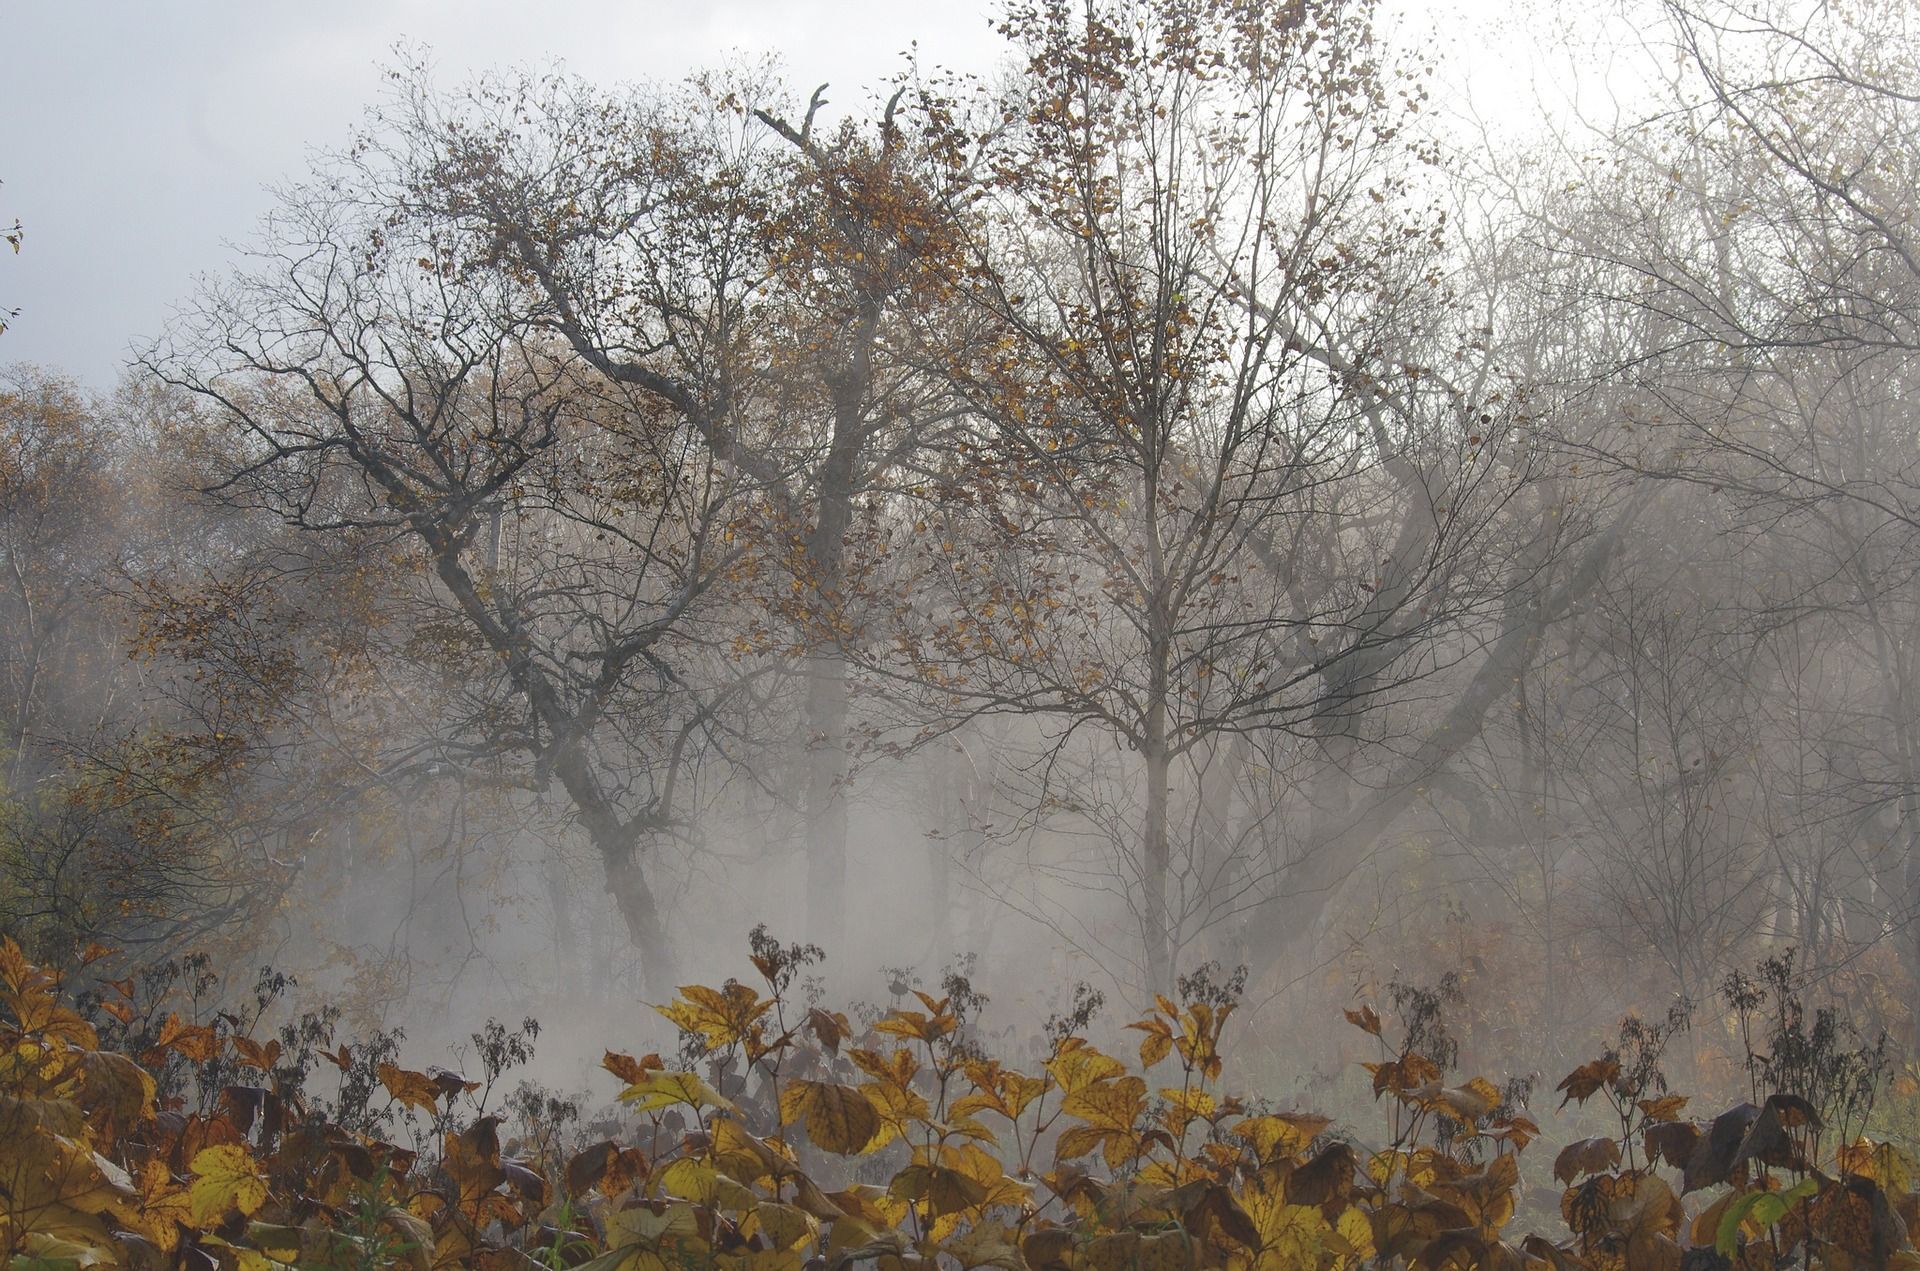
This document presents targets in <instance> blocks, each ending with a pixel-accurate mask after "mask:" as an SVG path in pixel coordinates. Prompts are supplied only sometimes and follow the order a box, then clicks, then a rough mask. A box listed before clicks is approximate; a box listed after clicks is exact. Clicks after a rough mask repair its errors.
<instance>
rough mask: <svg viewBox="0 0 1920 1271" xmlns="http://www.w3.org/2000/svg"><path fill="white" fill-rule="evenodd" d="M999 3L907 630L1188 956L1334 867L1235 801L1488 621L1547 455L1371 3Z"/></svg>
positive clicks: (1158, 933)
mask: <svg viewBox="0 0 1920 1271" xmlns="http://www.w3.org/2000/svg"><path fill="white" fill-rule="evenodd" d="M1003 29H1004V31H1005V32H1006V34H1007V35H1008V37H1009V38H1010V39H1011V41H1012V42H1013V44H1014V46H1015V48H1016V49H1017V50H1018V51H1019V53H1020V55H1021V57H1022V59H1023V60H1024V62H1025V68H1024V74H1023V75H1022V77H1021V78H1020V79H1019V81H1018V86H1017V89H1016V90H1015V92H1014V96H1013V97H1012V98H1011V99H1010V100H1009V102H1008V105H1007V108H1006V110H1005V111H1004V112H1003V114H1004V120H1003V121H995V122H994V123H993V125H992V126H991V128H990V130H988V131H987V132H984V133H981V134H976V135H975V136H974V137H969V138H967V139H966V141H967V142H968V143H970V144H963V143H956V144H955V145H953V146H952V147H951V148H950V149H951V151H952V152H953V153H955V154H965V153H971V149H972V145H980V146H983V147H984V148H985V150H986V152H987V154H988V156H989V157H988V158H987V160H986V161H985V162H984V164H982V165H981V168H982V170H983V171H985V172H986V173H988V174H990V175H989V176H988V178H987V179H986V183H985V186H984V188H983V189H982V190H981V191H980V193H979V195H978V198H977V202H976V203H975V204H974V205H973V207H972V208H971V215H970V217H969V219H968V220H967V222H966V225H967V229H968V233H969V239H968V242H967V253H968V254H967V257H966V266H967V268H966V271H965V272H964V273H963V274H961V275H959V276H958V278H957V280H956V281H957V285H958V286H960V287H961V289H962V290H963V292H964V294H965V296H966V298H967V300H968V302H969V303H970V305H972V306H973V307H974V309H975V310H976V311H977V312H979V313H981V314H984V315H986V317H987V321H988V322H989V324H990V337H989V338H988V339H987V340H986V341H985V342H984V343H983V344H981V345H980V346H979V351H978V352H973V351H970V350H962V351H960V355H959V356H957V357H955V358H954V360H953V374H954V376H955V377H956V380H957V382H958V383H959V384H960V385H961V386H962V388H963V389H964V391H965V393H966V394H967V398H968V401H969V402H970V404H971V405H972V406H973V408H974V410H975V411H977V412H978V414H979V416H980V417H981V419H982V421H983V423H982V426H981V427H980V429H979V430H978V431H977V432H976V433H975V434H974V435H973V436H972V439H971V441H970V444H969V445H968V447H967V448H966V449H965V450H964V451H962V452H961V453H960V454H958V455H957V456H956V458H955V460H954V461H953V462H952V464H951V465H949V466H948V467H947V468H946V470H945V474H944V481H945V486H944V488H945V490H947V491H949V492H951V493H949V494H948V496H947V497H945V498H944V499H943V500H942V505H941V506H937V507H932V508H930V509H929V510H928V511H927V512H926V513H925V515H924V516H921V517H919V518H918V519H917V520H916V522H915V523H914V524H913V526H912V531H913V534H914V535H915V537H916V541H915V542H914V543H912V544H911V545H910V546H907V547H905V548H903V549H902V550H903V553H905V554H915V553H917V555H918V557H919V560H920V563H919V565H918V567H917V568H915V569H913V570H911V571H909V572H908V574H907V577H908V578H909V583H908V584H907V588H908V593H909V594H908V597H907V598H906V599H905V600H904V601H903V613H904V615H905V616H904V618H903V622H902V629H901V631H900V632H899V634H898V636H897V642H898V644H899V646H900V649H901V651H902V656H903V657H904V660H905V664H906V665H908V666H910V667H911V670H912V674H913V675H914V676H916V677H918V678H919V679H920V680H921V681H922V682H924V683H926V684H928V685H929V686H930V691H931V692H932V693H933V694H934V695H935V696H936V698H939V699H943V700H944V701H945V702H946V703H947V704H948V705H949V707H950V708H951V709H953V710H955V711H958V712H963V713H971V712H982V711H984V712H990V713H1010V714H1018V715H1022V716H1025V717H1027V718H1028V720H1029V721H1030V722H1031V728H1032V730H1033V732H1032V736H1031V738H1030V740H1031V742H1032V746H1033V748H1032V751H1031V754H1032V756H1033V758H1032V762H1031V763H1030V764H1029V765H1028V766H1027V769H1026V771H1027V772H1028V774H1029V776H1030V777H1031V778H1032V780H1033V783H1034V785H1033V788H1031V789H1030V790H1028V791H1027V792H1026V794H1025V797H1024V800H1023V801H1024V803H1025V806H1026V807H1027V808H1028V809H1029V810H1030V811H1031V813H1032V815H1033V816H1034V817H1036V818H1041V817H1045V818H1051V819H1054V820H1056V821H1057V820H1058V819H1059V818H1060V817H1062V816H1064V817H1067V818H1080V821H1081V823H1082V824H1091V825H1093V826H1094V827H1096V832H1097V833H1098V834H1100V835H1103V836H1104V838H1102V840H1101V841H1103V842H1106V843H1108V844H1109V850H1110V855H1109V856H1108V858H1107V860H1106V862H1105V863H1104V865H1103V866H1101V867H1099V871H1098V872H1099V873H1100V874H1104V875H1105V879H1104V881H1103V883H1102V884H1101V885H1104V886H1106V887H1108V888H1110V889H1113V890H1115V891H1117V892H1118V893H1119V894H1120V895H1121V896H1122V897H1123V899H1124V903H1125V905H1126V906H1127V909H1128V911H1129V912H1130V914H1131V916H1132V919H1133V921H1134V923H1135V924H1136V928H1137V934H1138V941H1137V944H1135V945H1134V946H1133V947H1132V949H1131V950H1120V951H1118V956H1121V957H1124V958H1126V959H1127V960H1128V962H1129V963H1130V965H1131V970H1130V971H1129V972H1128V973H1127V974H1128V976H1129V978H1130V979H1132V981H1133V982H1135V983H1140V984H1146V985H1149V986H1152V987H1155V988H1165V987H1167V986H1168V985H1170V984H1171V982H1172V976H1173V973H1174V969H1175V967H1176V965H1177V964H1178V962H1179V961H1180V959H1181V957H1182V955H1183V951H1184V950H1185V949H1186V948H1187V947H1188V946H1189V945H1190V944H1191V943H1192V942H1193V941H1194V940H1195V939H1196V938H1197V937H1198V936H1199V935H1200V933H1202V932H1203V931H1205V930H1206V929H1207V928H1208V927H1210V926H1213V925H1216V924H1218V923H1221V922H1223V921H1225V920H1226V919H1228V918H1230V917H1245V916H1246V915H1247V914H1248V912H1249V911H1252V910H1256V909H1258V908H1259V907H1261V906H1264V905H1269V904H1272V903H1273V902H1276V901H1278V900H1279V899H1281V898H1282V897H1284V896H1286V895H1288V894H1289V893H1290V892H1298V891H1307V890H1317V891H1320V892H1324V891H1325V890H1326V888H1327V887H1329V886H1331V885H1332V884H1333V882H1336V881H1337V880H1338V877H1339V870H1338V867H1337V865H1332V864H1323V865H1322V866H1320V867H1318V871H1317V873H1315V874H1311V875H1309V874H1307V873H1305V872H1304V871H1302V870H1300V869H1299V868H1298V866H1299V865H1300V864H1301V862H1300V861H1298V860H1286V859H1282V860H1278V861H1275V860H1273V859H1271V858H1268V857H1265V856H1264V855H1262V854H1259V853H1252V852H1248V851H1247V850H1245V844H1246V842H1247V841H1248V840H1247V839H1246V838H1245V837H1244V832H1243V830H1236V831H1233V834H1235V835H1240V836H1241V837H1240V838H1239V840H1238V841H1235V840H1234V839H1233V838H1229V839H1228V841H1227V842H1226V844H1225V845H1224V846H1222V844H1221V842H1220V841H1219V840H1220V838H1221V835H1220V833H1219V828H1220V826H1221V824H1222V820H1223V819H1222V817H1221V816H1220V815H1219V812H1220V810H1221V808H1222V806H1223V805H1225V804H1226V803H1227V802H1228V801H1229V800H1231V799H1232V798H1233V797H1235V792H1236V791H1239V790H1240V787H1241V784H1242V780H1243V778H1244V776H1245V774H1246V773H1247V771H1248V770H1249V769H1250V768H1251V767H1253V766H1261V767H1264V768H1267V769H1269V770H1271V769H1273V768H1278V767H1281V766H1283V764H1282V763H1281V762H1280V761H1279V756H1280V754H1281V753H1282V752H1284V751H1285V750H1287V748H1289V747H1291V746H1294V745H1296V744H1301V745H1310V746H1311V747H1312V748H1313V749H1314V752H1315V756H1314V757H1315V758H1316V759H1317V760H1318V761H1319V762H1320V763H1321V764H1323V765H1324V768H1323V769H1322V771H1325V772H1338V771H1341V770H1344V769H1347V768H1349V767H1351V765H1352V764H1353V761H1354V757H1355V755H1357V754H1359V753H1361V752H1363V751H1365V750H1367V749H1368V748H1369V747H1371V746H1373V745H1375V744H1377V743H1379V742H1382V741H1386V740H1388V739H1389V738H1390V737H1391V735H1392V732H1393V725H1392V724H1391V723H1390V722H1389V720H1388V719H1387V717H1386V716H1385V714H1384V713H1383V711H1382V709H1381V708H1382V707H1383V706H1384V704H1385V703H1387V702H1388V701H1391V700H1393V699H1395V698H1396V697H1397V696H1401V695H1404V694H1406V693H1407V692H1409V691H1411V690H1412V686H1414V685H1416V684H1418V683H1419V682H1420V681H1421V680H1422V679H1423V678H1424V677H1426V676H1427V675H1429V674H1430V673H1432V672H1433V671H1435V670H1437V669H1440V668H1443V667H1446V666H1448V665H1450V664H1452V663H1454V662H1456V661H1458V660H1459V659H1460V658H1461V657H1463V656H1465V655H1466V653H1467V652H1468V650H1469V649H1470V648H1471V641H1470V639H1468V638H1466V637H1464V636H1463V634H1462V631H1463V627H1462V624H1463V623H1465V622H1466V621H1467V620H1468V619H1469V618H1470V617H1471V616H1472V615H1474V614H1479V613H1483V612H1486V607H1487V606H1488V605H1490V604H1493V603H1495V602H1496V600H1497V598H1498V597H1499V596H1500V595H1501V594H1502V592H1503V591H1504V590H1505V589H1506V588H1507V587H1509V586H1510V585H1511V582H1512V577H1513V575H1512V572H1511V570H1510V569H1509V568H1508V566H1509V564H1510V563H1511V562H1510V561H1509V560H1508V559H1507V557H1506V550H1505V548H1504V546H1503V545H1501V544H1499V543H1498V542H1496V541H1495V526H1496V525H1498V523H1499V520H1500V515H1501V510H1502V509H1503V508H1504V507H1505V506H1506V504H1507V503H1508V502H1509V500H1510V499H1511V497H1512V495H1513V492H1514V491H1515V490H1516V489H1517V488H1518V487H1519V485H1520V484H1521V480H1522V478H1523V477H1524V475H1525V467H1526V461H1525V458H1524V451H1523V450H1522V449H1521V448H1520V447H1518V446H1516V445H1514V444H1513V441H1514V438H1513V424H1514V422H1515V419H1514V402H1513V398H1512V396H1511V394H1510V393H1509V391H1508V388H1509V386H1508V385H1506V384H1504V383H1502V382H1500V381H1499V380H1498V379H1497V377H1495V376H1494V375H1493V374H1492V371H1491V368H1489V367H1487V366H1486V365H1485V364H1484V363H1476V362H1475V360H1474V359H1473V358H1472V357H1471V355H1468V354H1466V350H1465V349H1464V347H1463V345H1462V344H1461V343H1460V342H1458V341H1457V339H1456V336H1457V335H1458V334H1459V333H1458V332H1457V331H1456V330H1455V329H1454V328H1453V326H1452V322H1453V317H1454V315H1453V313H1452V305H1451V301H1450V299H1449V293H1448V289H1447V286H1446V284H1445V280H1444V278H1443V277H1442V276H1441V275H1440V273H1439V271H1438V260H1439V256H1438V252H1439V248H1440V245H1441V242H1442V239H1443V234H1444V230H1443V223H1442V218H1440V217H1439V216H1438V215H1437V214H1435V212H1434V211H1433V209H1432V208H1430V207H1429V206H1427V205H1426V204H1425V202H1424V201H1423V199H1422V198H1421V197H1420V195H1419V193H1418V180H1417V178H1416V173H1417V172H1418V171H1420V170H1421V165H1422V162H1423V160H1424V158H1425V156H1424V155H1423V153H1422V151H1421V149H1420V147H1419V146H1418V145H1415V144H1413V143H1411V142H1410V140H1409V137H1410V135H1411V134H1409V133H1407V132H1405V131H1404V129H1405V126H1406V125H1407V123H1408V120H1409V116H1410V114H1411V112H1412V111H1413V110H1414V109H1415V107H1416V105H1417V100H1418V97H1419V93H1420V88H1419V82H1420V81H1419V78H1418V75H1417V73H1416V72H1415V70H1414V69H1413V68H1409V67H1404V66H1401V65H1399V64H1397V63H1394V62H1392V61H1391V60H1389V59H1388V58H1387V57H1386V55H1385V54H1383V53H1382V52H1381V51H1380V50H1379V48H1378V47H1377V45H1376V44H1375V43H1374V36H1373V31H1372V25H1371V14H1370V12H1369V11H1368V9H1367V8H1366V6H1364V5H1352V4H1323V5H1307V6H1299V5H1253V6H1229V5H1214V4H1208V3H1175V2H1168V3H1154V4H1144V3H1143V4H1112V5H1093V6H1088V7H1087V8H1086V10H1085V12H1084V13H1082V12H1080V11H1078V10H1073V11H1069V9H1068V8H1067V7H1066V6H1060V5H1038V6H1016V7H1014V8H1013V9H1012V10H1011V11H1010V12H1009V15H1008V17H1007V19H1006V21H1005V22H1004V24H1003ZM958 117H959V116H958V115H956V118H958ZM1456 354H1461V355H1465V360H1464V361H1462V360H1459V359H1457V358H1456ZM1443 362H1444V364H1445V365H1444V366H1443V365H1441V364H1442V363H1443ZM920 536H924V537H920ZM1082 739H1085V742H1084V745H1082ZM1103 751H1104V752H1105V755H1104V757H1103V755H1102V752H1103ZM1116 763H1117V765H1118V767H1115V768H1112V773H1113V777H1112V779H1110V780H1109V779H1106V778H1102V777H1100V776H1099V775H1098V774H1099V772H1100V771H1101V770H1103V769H1104V768H1107V767H1108V766H1109V765H1112V764H1116ZM1076 771H1077V772H1080V773H1082V774H1083V775H1084V776H1085V777H1086V779H1087V780H1086V781H1083V782H1081V783H1080V784H1078V785H1077V786H1075V784H1074V783H1073V782H1071V781H1069V780H1068V774H1069V773H1071V772H1076ZM1088 781H1091V782H1092V783H1093V784H1087V782H1088ZM1103 782H1104V783H1105V784H1106V788H1107V790H1108V791H1109V797H1104V798H1103V797H1101V796H1100V795H1099V794H1098V793H1097V789H1098V787H1099V785H1100V784H1102V783H1103ZM1209 785H1211V786H1212V790H1211V792H1210V791H1209V789H1208V787H1209ZM1241 797H1242V798H1244V799H1245V802H1246V805H1247V816H1248V817H1250V818H1251V824H1254V825H1258V824H1260V823H1264V822H1266V821H1267V820H1268V819H1269V818H1270V816H1271V807H1270V805H1269V806H1267V807H1259V806H1255V803H1254V800H1253V799H1252V798H1246V797H1245V795H1244V793H1242V794H1241ZM1210 800H1211V806H1212V807H1213V808H1214V812H1213V813H1211V814H1206V813H1204V812H1203V809H1205V808H1206V807H1208V806H1209V804H1210ZM1343 811H1344V810H1335V809H1328V810H1327V812H1326V814H1325V815H1328V816H1329V817H1338V816H1340V815H1342V814H1343ZM1240 824H1241V825H1242V826H1243V827H1244V826H1245V825H1247V824H1248V822H1246V821H1242V822H1241V823H1240ZM1209 826H1211V827H1212V828H1211V829H1209V828H1207V827H1209Z"/></svg>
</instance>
